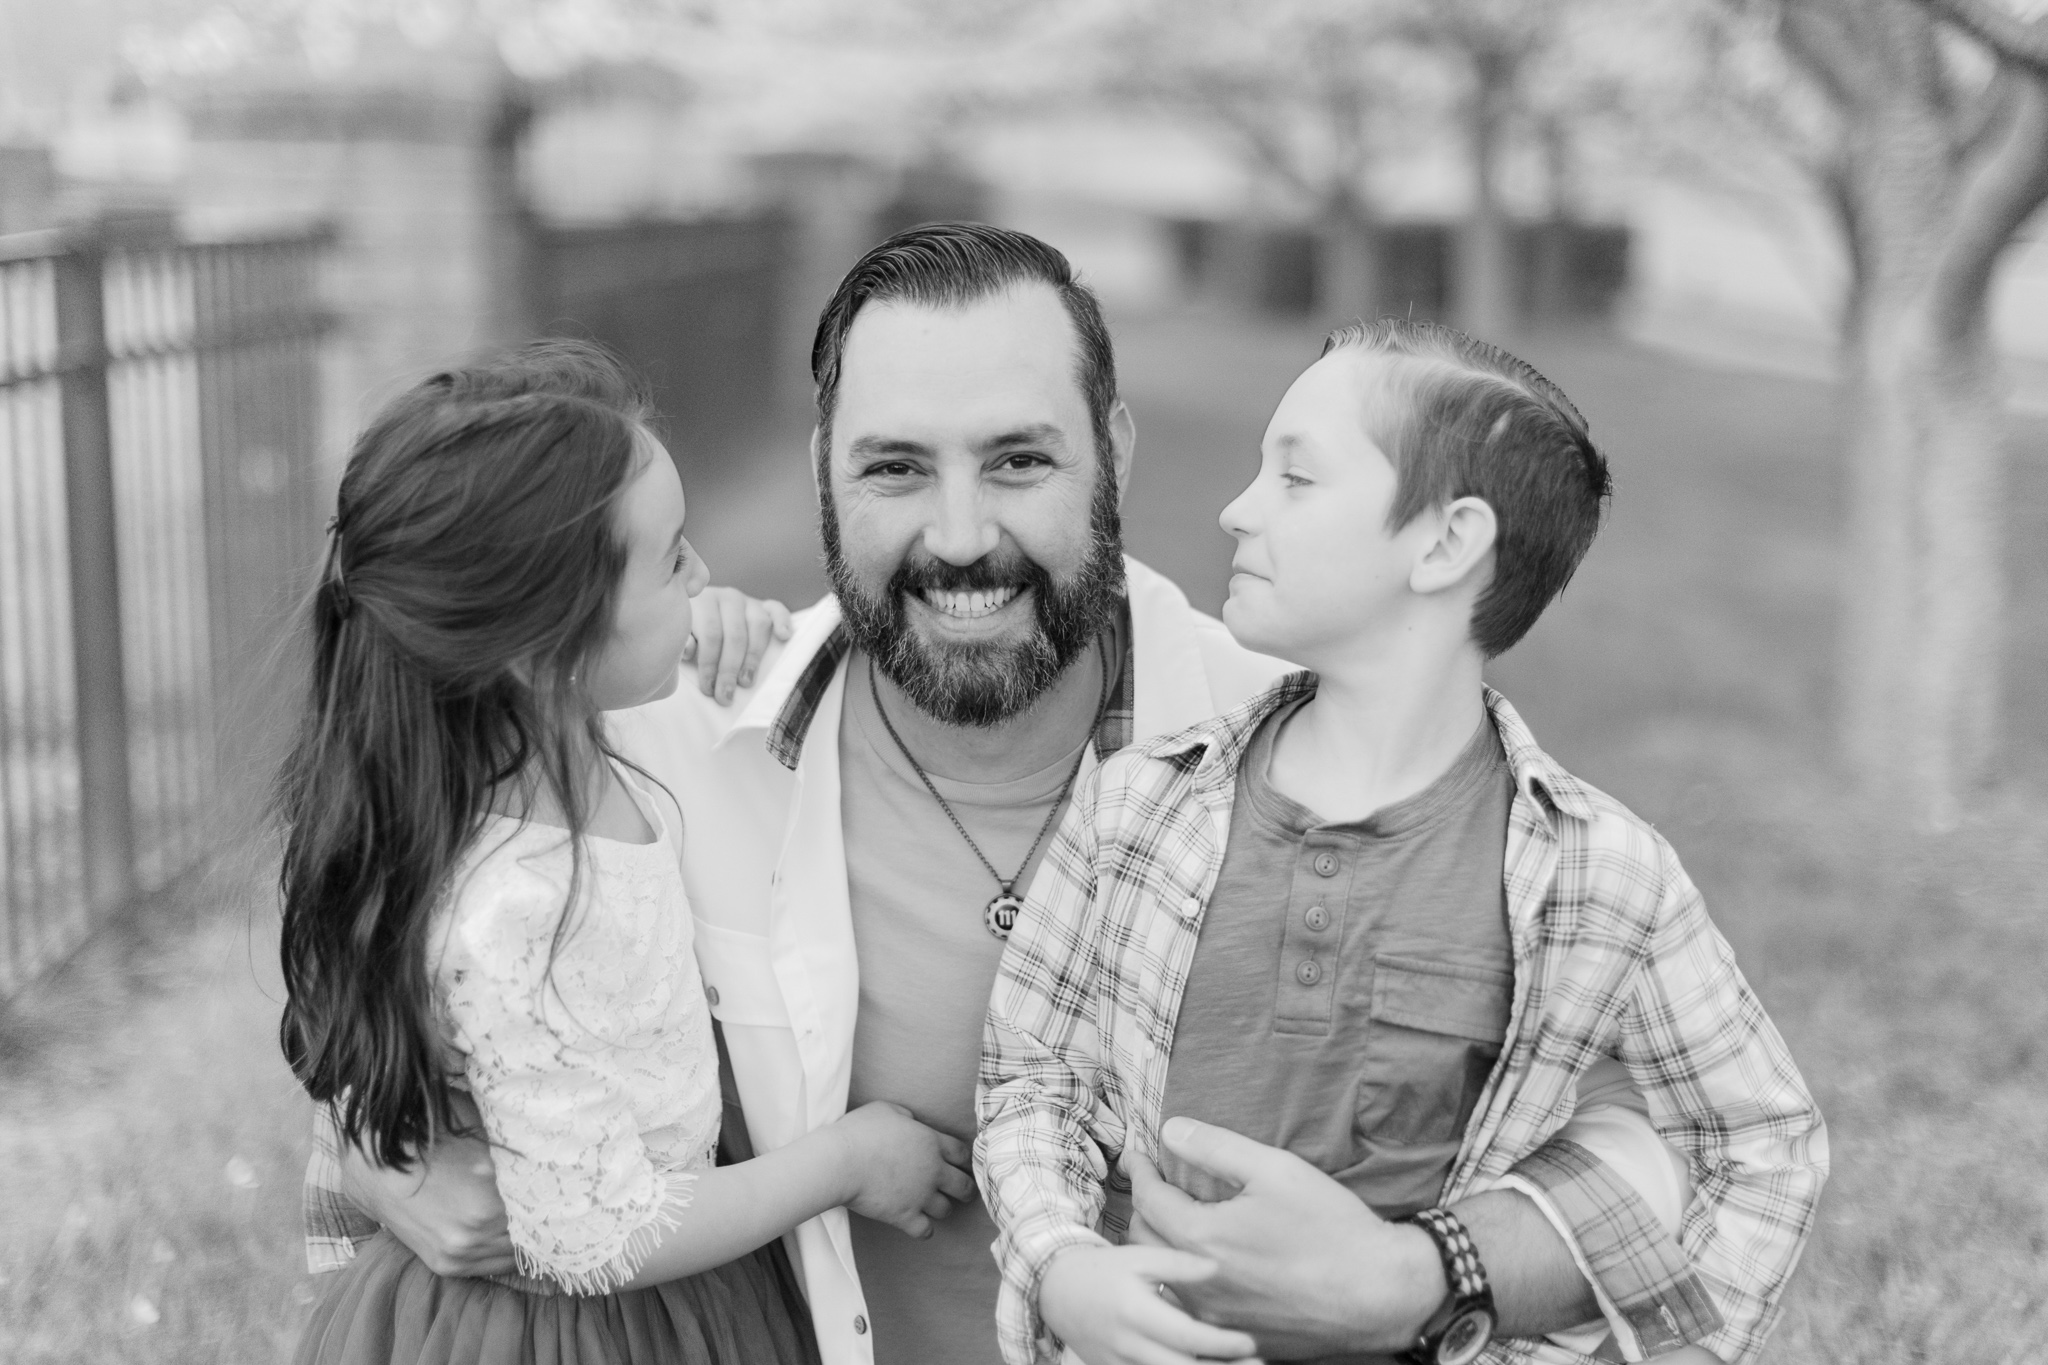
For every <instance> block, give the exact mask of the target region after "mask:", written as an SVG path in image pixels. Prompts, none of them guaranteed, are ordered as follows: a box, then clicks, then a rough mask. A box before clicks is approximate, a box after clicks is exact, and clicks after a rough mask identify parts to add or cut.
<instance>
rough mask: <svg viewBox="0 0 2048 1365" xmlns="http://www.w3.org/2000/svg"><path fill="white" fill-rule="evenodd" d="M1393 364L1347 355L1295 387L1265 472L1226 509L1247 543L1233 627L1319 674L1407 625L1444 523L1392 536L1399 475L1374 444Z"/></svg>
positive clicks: (1321, 363)
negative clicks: (1404, 620)
mask: <svg viewBox="0 0 2048 1365" xmlns="http://www.w3.org/2000/svg"><path fill="white" fill-rule="evenodd" d="M1385 365H1386V361H1385V360H1383V359H1382V358H1381V357H1378V356H1375V355H1370V354H1367V353H1363V352H1359V351H1336V352H1333V353H1331V354H1330V355H1327V356H1324V357H1323V358H1322V359H1321V360H1318V361H1317V362H1316V363H1315V364H1313V365H1311V366H1310V367H1309V368H1308V369H1307V371H1305V372H1304V373H1303V374H1302V376H1301V377H1300V378H1299V379H1297V380H1295V381H1294V386H1293V387H1292V388H1290V389H1288V391H1287V396H1286V397H1284V398H1282V399H1281V400H1280V406H1279V408H1278V409H1277V410H1276V411H1275V412H1274V413H1273V420H1272V421H1271V422H1269V423H1268V424H1267V426H1266V436H1265V440H1264V441H1263V442H1261V444H1260V448H1259V472H1258V475H1257V477H1255V478H1254V479H1253V480H1252V482H1251V486H1250V487H1248V488H1246V489H1245V490H1244V492H1242V493H1240V494H1238V496H1237V499H1236V500H1235V501H1234V502H1232V503H1231V504H1230V505H1229V506H1228V507H1226V508H1224V509H1223V515H1222V516H1221V517H1220V518H1219V520H1220V521H1221V522H1222V525H1223V529H1224V530H1225V531H1228V532H1229V533H1230V534H1231V535H1232V536H1234V537H1236V538H1237V553H1236V555H1235V556H1233V557H1232V559H1231V565H1230V566H1231V570H1232V573H1231V577H1230V599H1229V600H1228V601H1227V602H1225V603H1224V605H1223V620H1224V624H1226V625H1228V626H1229V627H1230V633H1231V634H1232V635H1234V636H1236V637H1237V640H1238V642H1239V643H1240V644H1243V645H1245V646H1246V647H1247V648H1250V649H1255V650H1259V651H1261V652H1264V653H1268V654H1276V655H1278V656H1280V657H1281V658H1283V659H1287V660H1289V661H1291V662H1294V663H1298V664H1303V665H1306V666H1308V667H1311V668H1315V667H1321V666H1323V665H1324V664H1325V663H1326V662H1327V661H1329V660H1330V659H1331V658H1332V657H1333V651H1348V650H1349V649H1350V648H1352V647H1355V646H1357V645H1360V644H1362V643H1365V642H1366V641H1369V640H1371V639H1373V638H1376V637H1382V636H1384V634H1385V633H1386V632H1387V631H1388V630H1389V629H1390V628H1396V627H1398V623H1399V621H1400V617H1401V613H1402V611H1403V609H1404V606H1405V604H1406V603H1407V602H1408V601H1409V600H1411V599H1412V598H1413V596H1414V594H1413V593H1412V592H1411V591H1410V578H1411V576H1412V573H1413V570H1414V567H1415V565H1416V563H1417V560H1418V559H1419V558H1420V556H1421V555H1422V554H1423V553H1424V552H1426V551H1427V550H1428V548H1429V545H1430V543H1431V542H1432V541H1433V540H1434V539H1435V527H1434V525H1433V519H1432V518H1430V517H1428V516H1420V517H1416V518H1415V519H1414V520H1413V521H1411V522H1410V523H1409V524H1408V525H1407V526H1405V527H1402V528H1400V529H1398V530H1389V529H1388V527H1387V512H1388V509H1389V508H1391V507H1392V506H1393V502H1394V492H1395V482H1396V475H1395V472H1394V466H1393V463H1392V462H1391V461H1390V460H1389V459H1388V458H1387V456H1386V454H1385V452H1383V451H1382V450H1381V449H1380V448H1379V446H1378V445H1376V444H1375V443H1374V442H1373V440H1372V438H1371V437H1370V436H1369V435H1367V434H1366V430H1365V426H1364V422H1363V420H1362V419H1363V416H1364V414H1365V411H1366V406H1367V404H1369V403H1373V402H1384V401H1388V400H1387V398H1386V397H1385V396H1384V395H1386V394H1388V393H1389V391H1390V386H1389V385H1387V384H1385V383H1384V382H1382V381H1383V374H1384V366H1385Z"/></svg>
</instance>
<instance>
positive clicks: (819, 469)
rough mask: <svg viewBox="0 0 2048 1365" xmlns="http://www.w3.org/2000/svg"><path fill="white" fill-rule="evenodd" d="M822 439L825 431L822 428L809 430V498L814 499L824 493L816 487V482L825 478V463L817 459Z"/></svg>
mask: <svg viewBox="0 0 2048 1365" xmlns="http://www.w3.org/2000/svg"><path fill="white" fill-rule="evenodd" d="M824 439H825V429H824V428H823V427H812V428H811V447H810V449H811V496H812V497H814V498H815V497H818V496H820V495H822V494H823V493H824V491H825V490H824V489H823V488H821V487H819V485H818V481H819V480H820V479H822V478H823V477H824V476H825V463H824V461H823V460H821V459H819V458H818V455H819V447H820V445H821V444H822V443H823V442H824Z"/></svg>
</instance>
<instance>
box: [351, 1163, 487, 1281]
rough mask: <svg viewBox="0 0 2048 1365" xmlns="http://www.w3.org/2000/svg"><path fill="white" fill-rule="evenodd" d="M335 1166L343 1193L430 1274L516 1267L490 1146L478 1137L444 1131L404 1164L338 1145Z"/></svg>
mask: <svg viewBox="0 0 2048 1365" xmlns="http://www.w3.org/2000/svg"><path fill="white" fill-rule="evenodd" d="M341 1173H342V1193H344V1194H346V1195H347V1196H348V1197H349V1200H350V1201H351V1202H353V1203H354V1204H355V1205H356V1206H357V1207H358V1208H360V1209H362V1210H363V1211H364V1212H365V1213H367V1214H369V1215H370V1216H371V1217H372V1218H374V1219H376V1220H377V1221H378V1222H380V1223H382V1224H383V1225H384V1226H385V1228H386V1229H388V1230H389V1231H390V1233H391V1235H392V1236H394V1237H396V1238H397V1239H398V1240H399V1241H401V1242H403V1243H405V1245H406V1246H407V1247H408V1248H410V1249H411V1251H412V1253H413V1255H415V1256H417V1257H419V1258H420V1261H421V1263H422V1264H424V1265H425V1266H426V1267H427V1269H429V1270H431V1271H433V1272H434V1273H435V1274H436V1275H506V1274H510V1273H511V1272H512V1271H513V1270H515V1269H516V1268H517V1267H516V1265H515V1264H514V1262H513V1259H512V1235H511V1234H510V1233H509V1232H508V1231H506V1228H505V1205H504V1202H503V1201H502V1200H500V1199H499V1198H498V1186H497V1183H496V1179H495V1176H494V1168H493V1166H492V1165H491V1149H490V1147H489V1146H488V1145H487V1144H485V1143H484V1142H482V1141H480V1140H479V1139H477V1138H472V1137H453V1136H450V1137H444V1138H442V1139H441V1140H440V1141H439V1142H437V1143H435V1144H434V1145H433V1146H432V1147H430V1148H428V1149H427V1150H426V1151H425V1152H423V1153H421V1155H420V1158H419V1164H418V1165H416V1166H413V1167H411V1168H410V1169H408V1170H403V1171H400V1170H394V1169H392V1168H391V1167H388V1166H378V1165H374V1164H372V1163H371V1161H370V1160H369V1158H367V1157H365V1156H364V1155H363V1154H362V1152H361V1151H360V1150H358V1149H357V1148H355V1147H353V1146H345V1147H344V1148H343V1149H342V1159H341Z"/></svg>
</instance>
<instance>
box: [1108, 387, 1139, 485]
mask: <svg viewBox="0 0 2048 1365" xmlns="http://www.w3.org/2000/svg"><path fill="white" fill-rule="evenodd" d="M1137 448H1138V424H1137V422H1136V421H1135V420H1133V419H1132V417H1131V410H1130V408H1129V407H1127V406H1125V404H1124V400H1123V399H1121V398H1119V399H1117V400H1116V405H1115V406H1114V407H1112V408H1111V409H1110V410H1109V467H1110V470H1111V471H1112V472H1113V473H1114V474H1115V475H1116V495H1117V500H1118V501H1119V502H1121V501H1122V500H1123V496H1124V494H1125V493H1126V492H1128V491H1129V490H1130V487H1131V454H1132V452H1133V451H1135V450H1136V449H1137Z"/></svg>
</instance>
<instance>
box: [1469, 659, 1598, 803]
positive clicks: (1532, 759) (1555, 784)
mask: <svg viewBox="0 0 2048 1365" xmlns="http://www.w3.org/2000/svg"><path fill="white" fill-rule="evenodd" d="M1486 709H1487V710H1488V711H1489V712H1491V713H1492V714H1493V726H1494V729H1496V730H1498V731H1500V747H1501V749H1502V750H1503V751H1504V752H1505V753H1506V754H1507V759H1508V767H1509V768H1510V769H1511V770H1512V771H1513V772H1514V775H1515V786H1516V787H1517V788H1518V789H1519V790H1520V791H1521V792H1522V794H1523V795H1524V796H1526V797H1528V798H1529V799H1530V800H1532V801H1542V802H1543V803H1544V804H1546V805H1548V806H1549V807H1550V808H1551V809H1552V810H1554V811H1556V812H1558V813H1559V814H1560V815H1568V816H1570V817H1571V818H1572V819H1574V820H1578V821H1582V822H1584V821H1591V820H1592V818H1593V790H1592V788H1590V787H1588V786H1587V785H1586V784H1585V783H1583V782H1581V781H1579V779H1578V778H1576V777H1573V776H1572V775H1571V774H1570V773H1568V772H1566V771H1565V770H1564V768H1563V767H1562V766H1561V765H1559V763H1558V761H1557V760H1556V759H1554V758H1552V757H1551V756H1550V755H1549V754H1546V753H1544V752H1543V750H1541V749H1539V748H1537V747H1536V737H1535V736H1534V735H1532V734H1530V733H1529V727H1528V726H1527V725H1525V724H1523V723H1522V717H1521V716H1520V714H1519V713H1517V712H1516V710H1515V708H1514V707H1513V706H1511V705H1510V704H1509V703H1508V699H1507V698H1506V697H1503V696H1502V695H1501V694H1500V693H1498V692H1496V691H1494V690H1493V689H1492V688H1491V687H1489V688H1487V689H1486Z"/></svg>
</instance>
